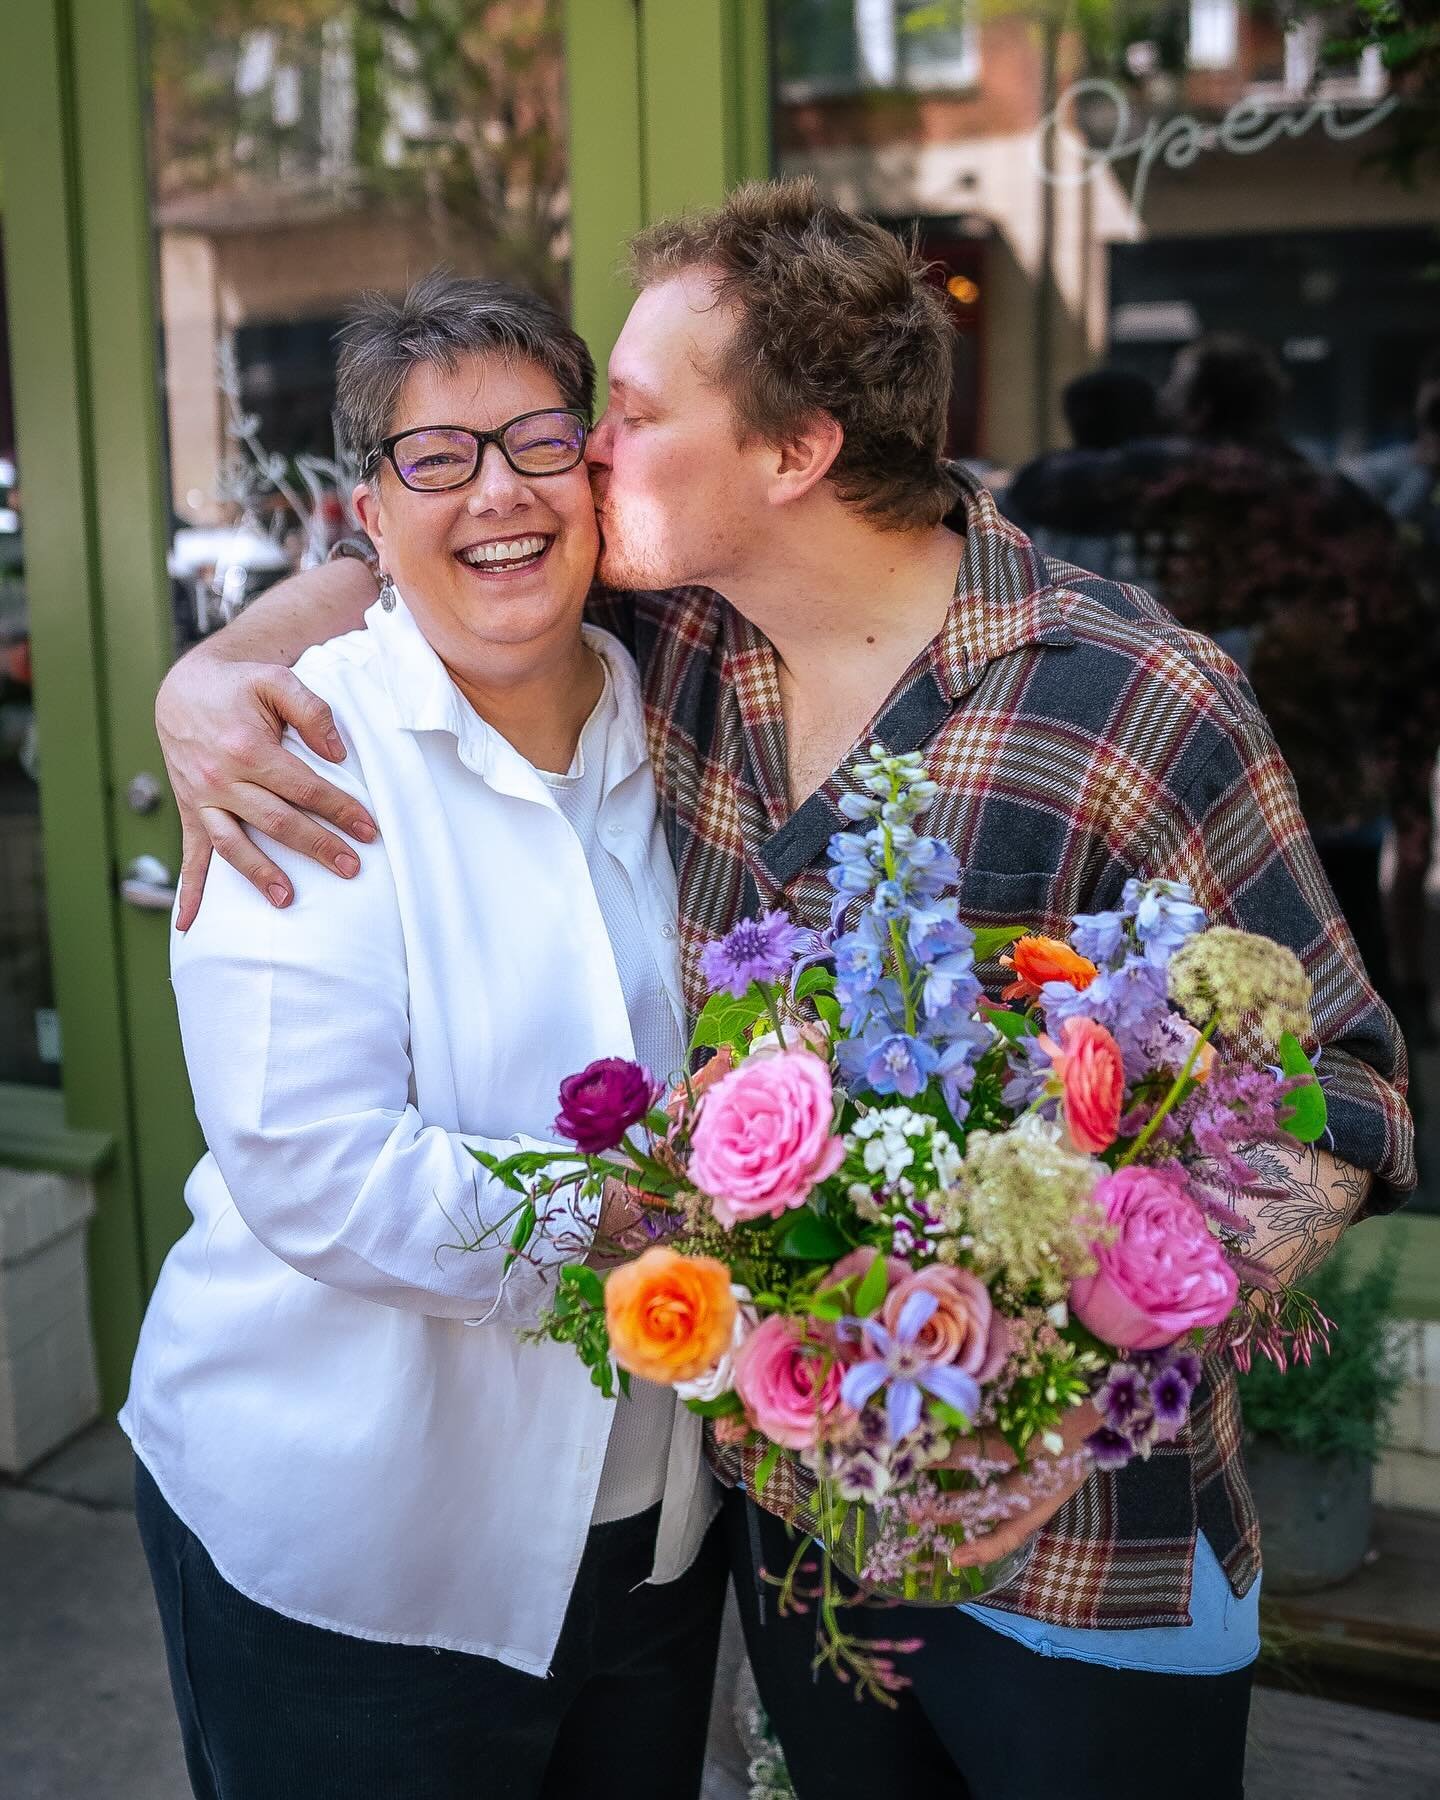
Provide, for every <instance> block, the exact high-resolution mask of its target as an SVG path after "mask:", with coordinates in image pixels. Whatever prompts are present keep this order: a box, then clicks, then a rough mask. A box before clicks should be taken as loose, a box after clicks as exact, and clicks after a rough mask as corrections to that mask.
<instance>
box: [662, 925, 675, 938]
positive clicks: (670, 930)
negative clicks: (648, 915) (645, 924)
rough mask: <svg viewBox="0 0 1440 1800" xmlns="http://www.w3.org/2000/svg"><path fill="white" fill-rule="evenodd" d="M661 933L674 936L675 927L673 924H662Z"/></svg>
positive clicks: (664, 935)
mask: <svg viewBox="0 0 1440 1800" xmlns="http://www.w3.org/2000/svg"><path fill="white" fill-rule="evenodd" d="M660 935H661V937H667V938H673V937H674V936H675V927H674V926H673V925H662V926H661V927H660Z"/></svg>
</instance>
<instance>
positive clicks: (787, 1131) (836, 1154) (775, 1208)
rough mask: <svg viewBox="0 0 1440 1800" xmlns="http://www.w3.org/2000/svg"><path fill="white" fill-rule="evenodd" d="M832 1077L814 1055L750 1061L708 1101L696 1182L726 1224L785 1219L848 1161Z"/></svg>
mask: <svg viewBox="0 0 1440 1800" xmlns="http://www.w3.org/2000/svg"><path fill="white" fill-rule="evenodd" d="M834 1115H835V1094H834V1090H833V1089H832V1087H831V1085H830V1071H829V1069H828V1068H827V1067H826V1065H825V1064H824V1062H822V1061H821V1059H820V1058H819V1057H818V1056H816V1055H814V1054H813V1053H812V1052H811V1051H809V1050H786V1051H782V1052H781V1053H780V1054H779V1055H778V1056H757V1057H752V1058H750V1059H749V1060H747V1061H745V1062H742V1063H741V1064H740V1066H739V1068H738V1069H734V1070H732V1071H731V1073H730V1074H728V1075H727V1076H726V1077H725V1079H724V1080H723V1081H717V1082H716V1084H715V1086H714V1087H713V1088H711V1090H710V1092H709V1093H708V1094H707V1095H706V1096H705V1098H704V1100H703V1101H701V1103H700V1114H699V1117H698V1118H697V1119H696V1121H695V1130H694V1134H693V1136H692V1138H691V1155H690V1179H691V1180H692V1181H693V1182H694V1184H695V1186H696V1187H697V1188H699V1190H700V1192H701V1193H702V1194H708V1195H709V1196H710V1198H711V1200H712V1201H713V1202H714V1206H715V1217H716V1218H717V1219H719V1221H720V1223H721V1224H722V1225H735V1224H738V1223H739V1222H740V1221H741V1220H742V1219H758V1218H762V1217H766V1216H768V1217H770V1218H772V1219H778V1218H779V1217H780V1215H781V1213H783V1212H784V1211H785V1210H786V1208H787V1207H792V1206H802V1205H804V1203H805V1199H806V1196H807V1195H808V1194H809V1192H810V1190H811V1188H813V1187H814V1186H815V1184H816V1183H817V1182H820V1181H824V1180H825V1178H826V1177H827V1176H828V1175H833V1174H834V1173H835V1171H836V1169H838V1168H839V1167H840V1164H841V1163H842V1162H843V1161H844V1160H845V1146H844V1145H843V1144H842V1143H841V1141H840V1139H839V1138H838V1137H836V1136H835V1135H834V1134H833V1131H832V1126H833V1122H834Z"/></svg>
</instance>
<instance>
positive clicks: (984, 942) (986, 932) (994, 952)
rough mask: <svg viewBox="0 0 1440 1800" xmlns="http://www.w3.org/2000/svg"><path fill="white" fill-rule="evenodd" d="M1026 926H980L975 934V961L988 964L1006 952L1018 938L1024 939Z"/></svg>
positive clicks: (1027, 927) (1027, 928)
mask: <svg viewBox="0 0 1440 1800" xmlns="http://www.w3.org/2000/svg"><path fill="white" fill-rule="evenodd" d="M1028 930H1029V926H1028V925H982V926H980V927H979V928H978V929H977V931H976V933H975V960H976V962H977V963H984V962H990V961H991V960H992V958H994V957H997V956H998V955H999V954H1000V952H1001V951H1002V950H1008V949H1009V947H1010V946H1011V944H1013V943H1014V942H1015V940H1016V938H1018V937H1024V935H1025V933H1026V932H1027V931H1028Z"/></svg>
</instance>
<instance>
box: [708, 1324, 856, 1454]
mask: <svg viewBox="0 0 1440 1800" xmlns="http://www.w3.org/2000/svg"><path fill="white" fill-rule="evenodd" d="M843 1374H844V1370H843V1369H842V1368H841V1366H840V1362H839V1359H838V1358H837V1356H836V1354H835V1351H834V1349H833V1347H831V1346H829V1345H825V1344H821V1343H819V1342H817V1341H816V1340H815V1339H814V1338H809V1337H807V1336H806V1334H805V1328H804V1326H803V1325H802V1324H801V1323H800V1321H799V1320H798V1319H790V1318H786V1317H785V1316H784V1315H783V1314H781V1313H772V1314H771V1316H770V1317H769V1318H768V1319H766V1320H764V1322H763V1323H762V1324H760V1325H758V1326H757V1327H756V1328H755V1330H754V1331H752V1332H751V1333H750V1335H749V1337H748V1338H746V1340H745V1342H744V1343H743V1344H742V1345H741V1346H740V1348H739V1349H738V1350H737V1351H736V1352H735V1374H734V1382H735V1392H736V1393H737V1394H738V1395H739V1396H740V1398H741V1399H742V1400H743V1401H744V1402H745V1413H746V1417H747V1418H748V1419H749V1420H750V1423H751V1424H752V1425H753V1426H754V1427H755V1429H756V1430H757V1431H759V1432H763V1433H764V1435H765V1436H766V1437H767V1438H769V1439H770V1441H771V1442H772V1443H776V1444H784V1445H785V1446H786V1448H787V1449H790V1450H808V1449H810V1447H811V1446H812V1445H813V1444H814V1443H815V1442H816V1441H817V1439H818V1438H819V1435H820V1427H821V1426H822V1424H823V1423H824V1421H825V1420H826V1419H827V1418H828V1417H829V1416H830V1414H831V1413H833V1412H834V1411H835V1409H836V1407H837V1406H839V1404H840V1381H841V1377H842V1376H843Z"/></svg>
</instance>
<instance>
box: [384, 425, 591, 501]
mask: <svg viewBox="0 0 1440 1800" xmlns="http://www.w3.org/2000/svg"><path fill="white" fill-rule="evenodd" d="M589 430H590V426H589V422H588V421H587V419H586V417H585V415H584V413H582V412H572V411H570V410H569V409H568V408H565V409H562V410H559V411H547V412H530V413H521V414H520V416H519V418H518V419H511V420H510V421H509V422H508V423H507V424H504V425H501V426H500V427H499V428H498V429H497V430H495V431H471V430H470V428H469V427H468V426H466V425H422V426H420V427H418V428H417V429H415V430H412V431H400V432H397V433H396V434H395V436H394V437H388V438H385V439H384V440H383V442H382V443H381V444H380V445H379V446H378V447H377V448H376V449H375V451H374V452H373V453H372V455H371V456H370V458H369V461H368V467H370V468H373V467H374V466H375V464H376V463H378V462H379V461H380V460H381V458H382V457H383V458H384V459H385V460H386V461H387V462H389V463H390V464H391V466H392V467H393V468H394V470H395V473H396V474H397V475H398V476H399V477H400V479H401V481H403V482H404V484H405V486H406V487H407V488H410V489H412V490H413V491H414V492H415V493H417V494H440V493H443V492H444V491H445V490H446V489H447V488H458V487H464V486H465V484H466V482H468V481H473V480H474V478H475V471H476V470H477V469H478V468H479V467H480V458H481V457H482V456H483V455H484V454H485V446H486V445H487V444H498V445H499V446H500V454H501V455H502V456H503V457H504V458H505V460H506V462H507V463H509V465H510V467H511V468H512V469H513V470H514V471H515V473H516V474H517V475H563V474H565V472H566V471H567V470H568V469H573V468H574V467H575V465H576V464H577V463H578V462H579V461H580V458H581V457H582V456H583V455H584V454H585V439H586V437H587V435H588V434H589Z"/></svg>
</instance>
